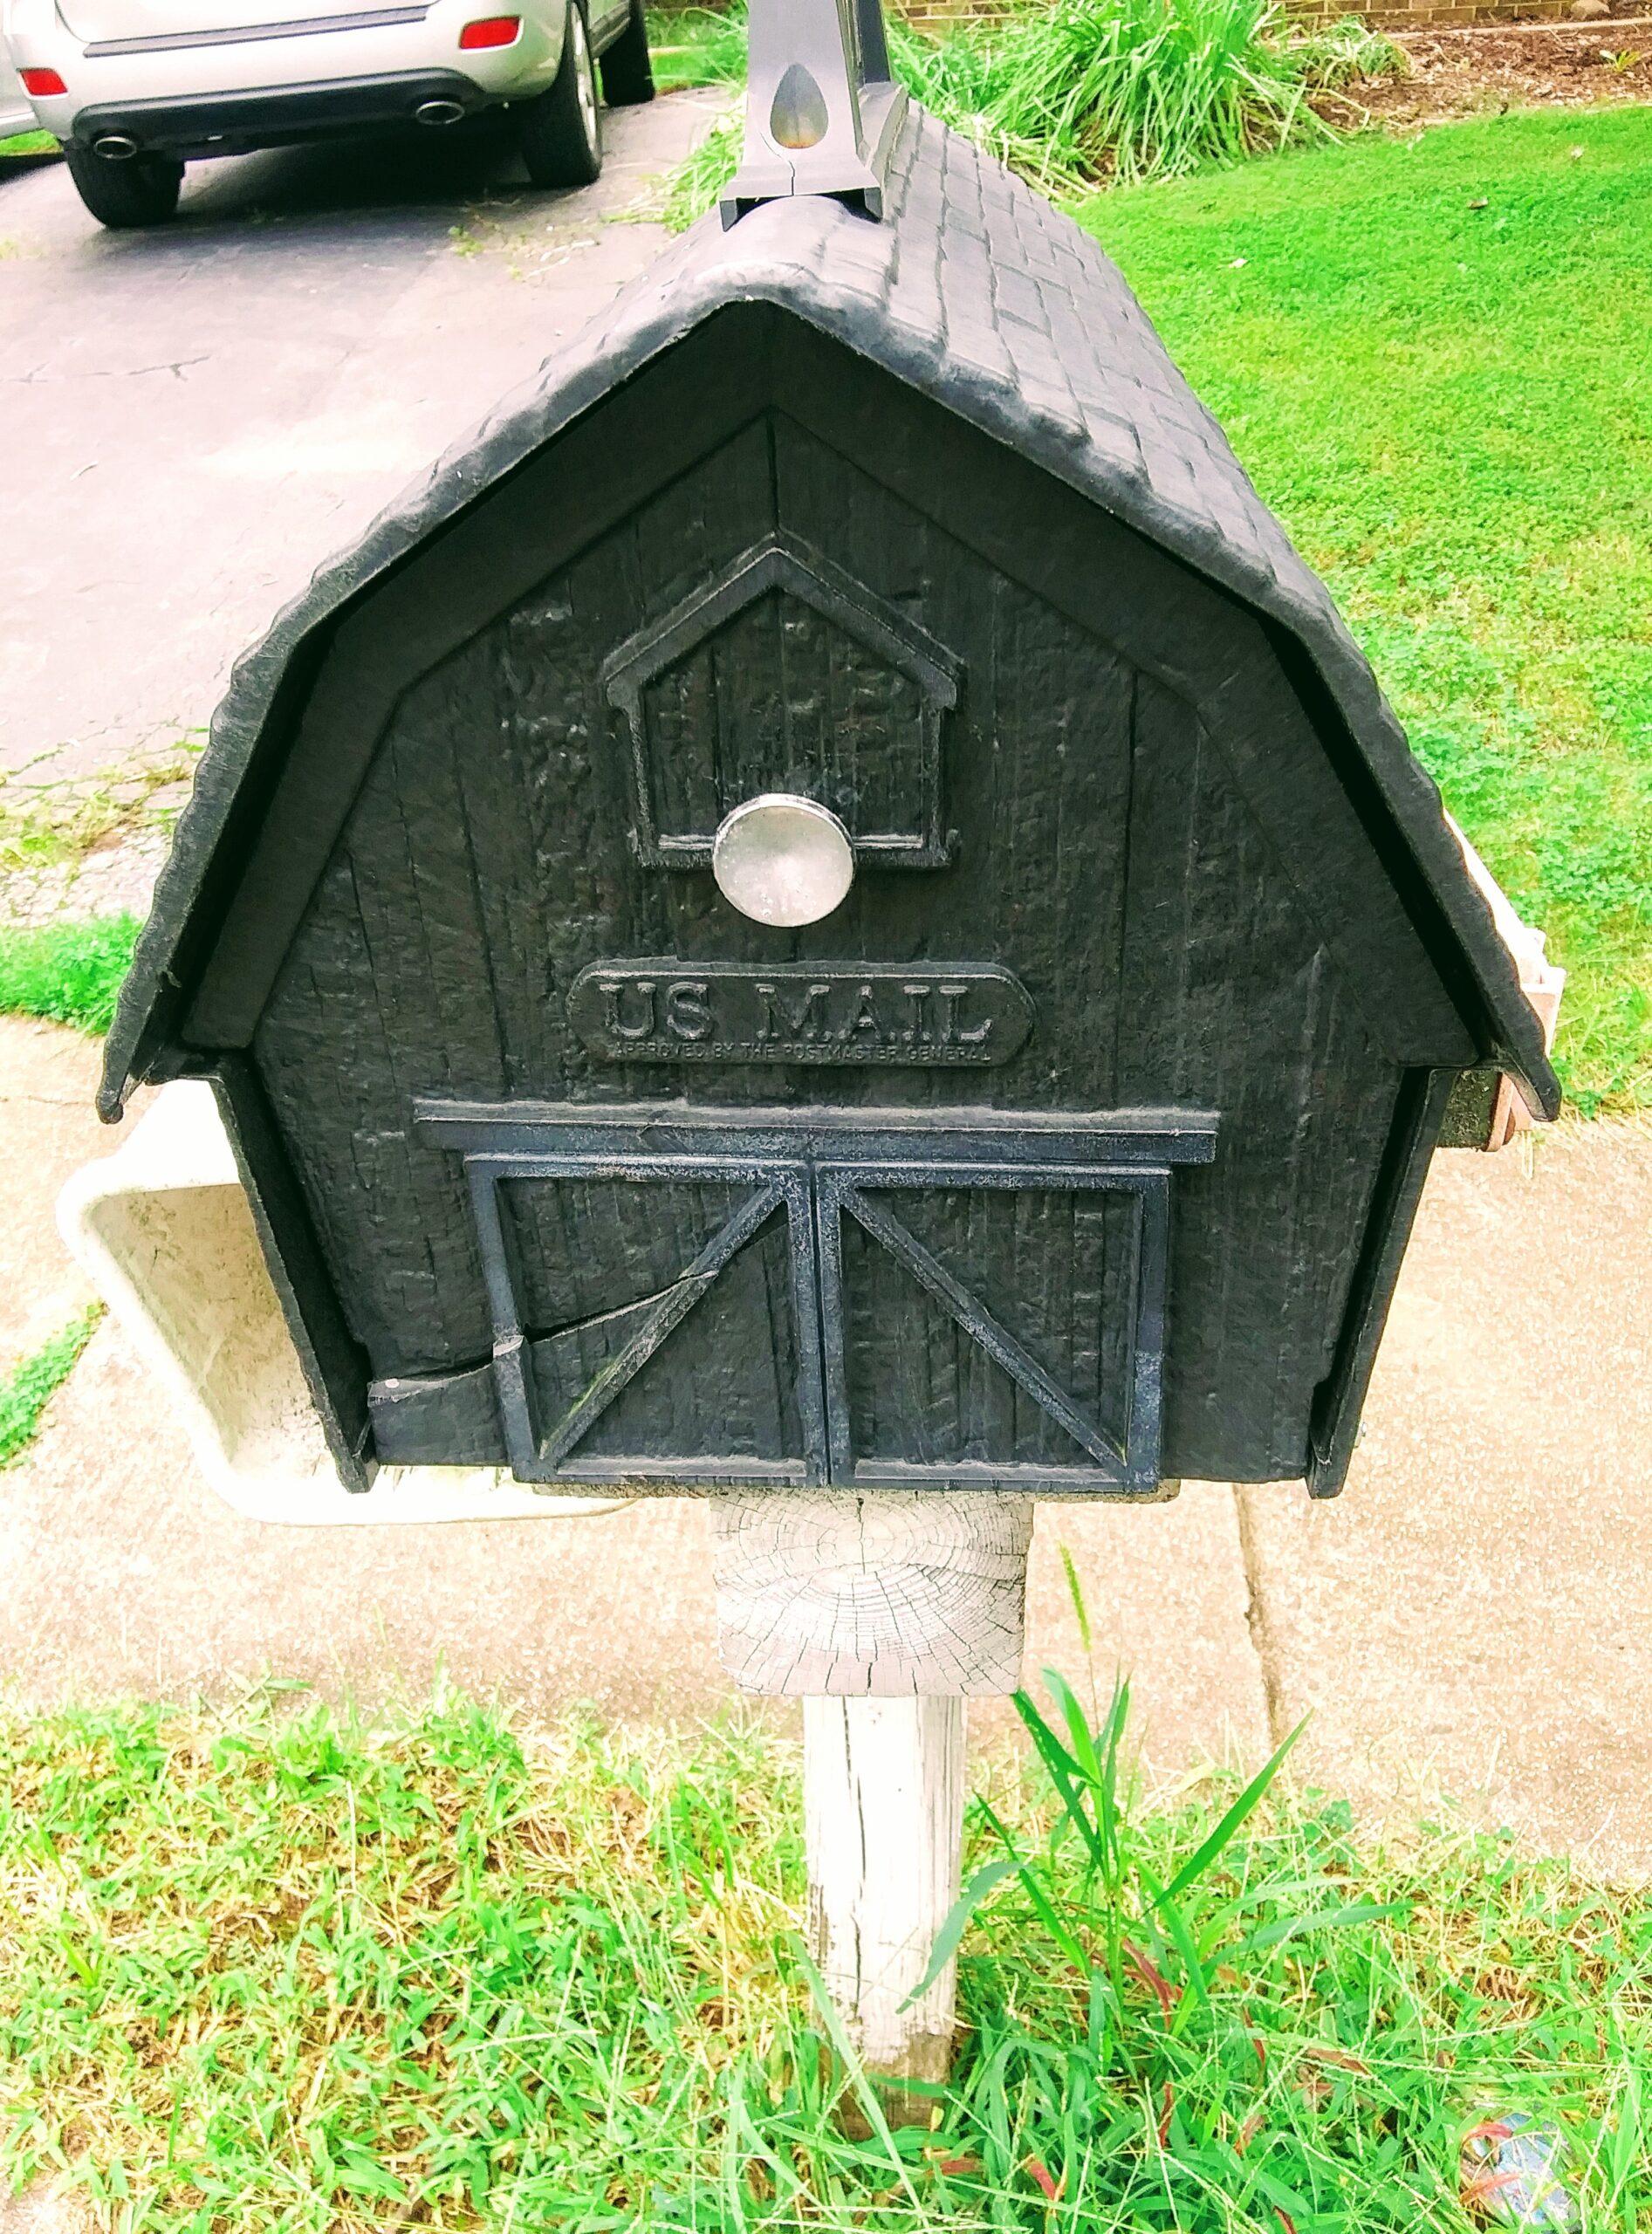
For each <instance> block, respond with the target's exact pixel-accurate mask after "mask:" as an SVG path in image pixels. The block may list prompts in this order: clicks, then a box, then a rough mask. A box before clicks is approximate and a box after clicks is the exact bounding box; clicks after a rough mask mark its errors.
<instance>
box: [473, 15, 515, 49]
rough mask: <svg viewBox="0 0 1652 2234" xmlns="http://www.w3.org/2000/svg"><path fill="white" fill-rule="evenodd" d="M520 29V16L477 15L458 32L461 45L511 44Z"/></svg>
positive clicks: (513, 42)
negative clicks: (472, 21)
mask: <svg viewBox="0 0 1652 2234" xmlns="http://www.w3.org/2000/svg"><path fill="white" fill-rule="evenodd" d="M521 29H522V18H521V17H520V16H478V17H476V21H475V23H473V24H466V25H465V27H464V29H463V31H461V32H460V34H459V44H460V45H461V46H462V47H467V48H474V47H478V46H511V45H514V44H515V41H516V36H517V33H518V31H520V30H521Z"/></svg>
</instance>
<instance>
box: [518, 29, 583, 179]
mask: <svg viewBox="0 0 1652 2234" xmlns="http://www.w3.org/2000/svg"><path fill="white" fill-rule="evenodd" d="M516 120H517V145H518V147H519V148H520V149H521V151H522V160H523V161H524V164H525V165H526V166H527V172H528V176H529V177H530V178H531V180H532V181H533V183H534V184H535V186H590V185H592V184H593V183H594V182H595V181H596V179H597V178H598V177H599V176H600V174H601V170H602V126H601V121H600V111H599V107H598V103H597V67H596V62H595V60H594V58H593V55H592V52H591V34H590V32H589V31H587V30H586V20H585V10H584V9H583V8H581V7H580V6H579V0H569V6H568V24H567V31H566V34H565V36H564V38H563V41H562V67H561V68H560V69H559V71H558V72H557V75H556V82H555V84H554V85H552V86H551V87H550V89H549V90H548V91H547V92H545V93H540V94H539V95H538V97H537V99H533V100H531V101H524V102H523V103H522V104H521V106H520V107H518V110H517V111H516Z"/></svg>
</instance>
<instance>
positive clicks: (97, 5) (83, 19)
mask: <svg viewBox="0 0 1652 2234" xmlns="http://www.w3.org/2000/svg"><path fill="white" fill-rule="evenodd" d="M382 4H383V0H319V3H318V4H312V6H309V7H306V6H305V5H304V4H303V0H298V4H297V5H288V6H285V7H284V6H283V5H282V4H281V0H58V15H60V16H61V17H62V18H63V22H64V27H65V30H66V31H69V32H70V34H71V35H72V37H73V38H78V39H81V40H88V41H89V40H100V39H134V38H167V37H175V36H178V35H181V34H187V33H189V32H190V31H225V30H231V29H236V28H243V27H245V26H248V25H257V24H268V23H269V22H270V21H271V18H272V17H274V18H277V19H281V18H284V17H288V16H298V17H303V16H307V15H312V14H313V15H317V16H351V15H357V14H370V13H372V12H373V11H374V9H375V8H377V7H380V6H382Z"/></svg>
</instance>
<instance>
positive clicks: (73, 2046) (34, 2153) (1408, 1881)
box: [0, 1693, 1652, 2234]
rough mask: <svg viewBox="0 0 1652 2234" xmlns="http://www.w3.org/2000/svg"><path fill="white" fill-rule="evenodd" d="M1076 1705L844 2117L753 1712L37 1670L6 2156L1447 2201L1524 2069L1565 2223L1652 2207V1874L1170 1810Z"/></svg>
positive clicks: (642, 2183) (455, 2224)
mask: <svg viewBox="0 0 1652 2234" xmlns="http://www.w3.org/2000/svg"><path fill="white" fill-rule="evenodd" d="M1027 1704H1028V1710H1029V1711H1031V1703H1030V1702H1029V1703H1027ZM1072 1711H1073V1710H1071V1708H1070V1703H1068V1702H1066V1701H1063V1702H1059V1711H1058V1713H1057V1716H1056V1717H1055V1720H1054V1721H1053V1722H1052V1723H1042V1724H1041V1728H1042V1732H1043V1735H1042V1736H1041V1737H1040V1740H1039V1742H1040V1745H1041V1746H1042V1748H1043V1751H1044V1755H1045V1758H1046V1759H1047V1760H1048V1762H1049V1764H1050V1766H1051V1769H1052V1772H1053V1774H1054V1776H1055V1778H1056V1782H1057V1785H1059V1786H1060V1787H1061V1788H1062V1789H1064V1790H1065V1792H1066V1794H1067V1799H1066V1801H1065V1802H1060V1801H1058V1800H1057V1799H1056V1798H1055V1795H1054V1792H1053V1790H1052V1785H1051V1784H1050V1783H1049V1782H1047V1781H1046V1782H1045V1784H1044V1785H1043V1786H1042V1788H1041V1790H1042V1796H1040V1791H1039V1790H1036V1789H1029V1788H1025V1787H1024V1786H1023V1785H1021V1784H1020V1783H1019V1782H1018V1780H1017V1777H1016V1774H1015V1772H1013V1771H1011V1769H1010V1768H1009V1767H1008V1766H1007V1765H1004V1766H1003V1767H1001V1768H1000V1769H999V1770H997V1771H995V1772H994V1775H993V1778H992V1780H991V1785H990V1788H989V1789H987V1790H985V1791H984V1792H983V1794H982V1796H981V1799H979V1800H978V1801H977V1806H976V1808H975V1810H974V1813H973V1815H972V1819H971V1823H970V1831H969V1834H968V1837H969V1847H970V1868H971V1871H972V1872H977V1871H978V1870H979V1869H981V1868H985V1867H991V1866H993V1865H994V1864H995V1863H997V1864H1000V1865H1002V1864H1003V1863H1004V1862H1005V1861H1007V1860H1008V1856H1007V1855H1006V1854H1005V1851H1004V1847H1005V1841H1009V1842H1010V1843H1011V1844H1012V1845H1013V1847H1014V1850H1015V1854H1016V1855H1017V1856H1018V1857H1019V1861H1020V1864H1021V1867H1018V1868H1016V1867H1011V1868H1008V1869H1005V1868H1004V1867H1000V1868H999V1873H998V1881H997V1883H996V1884H994V1885H992V1886H991V1888H989V1889H987V1890H985V1891H984V1893H983V1894H982V1896H981V1897H980V1899H979V1900H978V1902H977V1905H975V1907H974V1908H973V1911H972V1913H971V1915H970V1917H969V1920H968V1927H967V1931H966V1933H965V1936H964V1938H963V1950H962V1962H961V1987H960V1991H961V1998H962V2008H963V2016H964V2019H965V2023H966V2026H967V2030H966V2032H965V2033H964V2035H963V2042H962V2046H961V2048H960V2052H959V2056H958V2060H957V2066H956V2073H955V2078H954V2081H953V2084H952V2085H951V2086H950V2087H949V2088H948V2089H947V2090H945V2091H944V2092H943V2093H940V2094H937V2095H936V2103H935V2110H934V2114H933V2123H932V2125H931V2127H930V2128H929V2129H925V2128H922V2127H919V2128H915V2129H910V2130H907V2131H904V2132H900V2133H896V2134H894V2135H891V2134H889V2133H888V2131H887V2130H885V2131H879V2130H877V2128H876V2127H875V2126H874V2131H873V2137H872V2138H870V2139H868V2140H865V2141H855V2140H853V2139H851V2138H849V2137H847V2135H846V2133H845V2131H844V2130H843V2126H842V2123H841V2122H840V2120H839V2119H838V2118H837V2116H836V2115H835V2114H834V2105H835V2104H836V2102H837V2100H839V2098H840V2095H841V2094H842V2093H843V2091H844V2089H845V2087H846V2086H847V2087H848V2089H849V2091H850V2092H851V2093H853V2092H854V2088H855V2081H854V2076H853V2073H852V2072H849V2071H848V2070H847V2068H846V2066H845V2065H844V2063H843V2062H842V2059H841V2058H840V2055H839V2053H838V2051H837V2050H836V2049H835V2048H834V2047H833V2041H832V2037H831V2036H832V2027H831V2025H829V2023H828V2022H827V2020H826V2018H825V2017H824V2016H823V2014H822V2011H821V2006H820V2004H819V1999H818V1998H817V1995H816V1992H815V1990H814V1988H813V1986H812V1983H811V1975H810V1966H809V1964H808V1963H807V1961H806V1958H805V1956H804V1954H803V1952H802V1950H801V1949H800V1947H799V1943H798V1939H797V1936H796V1933H795V1922H796V1919H797V1918H798V1916H799V1914H800V1911H801V1907H802V1901H803V1887H802V1880H801V1854H800V1845H799V1792H798V1783H797V1762H796V1757H795V1753H794V1751H793V1749H792V1747H791V1746H790V1745H789V1744H785V1743H784V1742H782V1741H781V1740H779V1739H778V1738H776V1737H771V1736H765V1735H764V1734H763V1732H762V1731H761V1730H755V1729H750V1728H742V1727H739V1726H730V1727H726V1728H723V1729H718V1730H702V1731H700V1732H698V1733H697V1734H696V1735H693V1736H691V1737H683V1738H681V1739H670V1738H667V1737H661V1736H659V1735H655V1736H633V1737H616V1736H611V1735H606V1734H604V1733H603V1732H602V1731H601V1730H600V1729H598V1728H597V1727H596V1726H595V1725H594V1724H593V1723H570V1724H567V1725H566V1726H564V1727H562V1728H560V1729H559V1730H556V1731H554V1732H552V1733H551V1734H550V1735H549V1736H548V1737H541V1738H539V1739H537V1740H533V1741H530V1740H529V1739H528V1738H527V1737H524V1736H523V1735H522V1734H521V1733H519V1732H518V1731H517V1730H513V1729H512V1728H511V1726H510V1724H509V1723H507V1722H506V1721H505V1720H504V1719H503V1718H501V1717H499V1716H498V1715H497V1714H495V1713H493V1712H490V1711H489V1710H483V1709H481V1708H478V1707H475V1706H472V1705H470V1704H467V1703H465V1702H464V1701H463V1700H462V1699H459V1698H456V1697H453V1696H443V1697H441V1698H439V1699H438V1700H436V1701H435V1703H432V1704H431V1705H430V1706H429V1708H428V1710H424V1711H422V1712H421V1713H417V1714H415V1715H413V1716H411V1717H408V1718H405V1719H402V1720H400V1721H393V1720H380V1721H379V1722H377V1723H362V1722H359V1721H357V1720H355V1719H353V1718H352V1717H349V1716H347V1715H346V1716H339V1715H335V1714H333V1713H332V1712H330V1711H328V1710H326V1708H325V1707H322V1706H319V1705H317V1704H315V1703H312V1702H309V1701H305V1700H292V1699H283V1698H281V1697H279V1696H276V1695H275V1694H274V1693H265V1694H263V1695H259V1696H253V1697H250V1698H249V1699H246V1700H243V1702H241V1703H237V1704H236V1705H233V1706H231V1707H229V1708H226V1709H223V1710H210V1709H206V1708H199V1709H196V1710H189V1711H182V1710H167V1709H163V1708H160V1707H153V1706H134V1707H126V1708H119V1709H113V1710H103V1711H96V1712H74V1713H59V1714H52V1715H43V1716H34V1717H30V1716H26V1715H24V1714H22V1713H18V1712H13V1713H11V1714H10V1716H9V1717H4V1718H3V1719H0V2136H3V2140H0V2149H3V2155H4V2161H5V2163H6V2165H7V2167H8V2169H9V2170H10V2175H11V2176H12V2177H13V2178H14V2179H15V2180H17V2181H18V2182H19V2183H26V2182H27V2181H29V2180H31V2178H33V2177H35V2176H38V2175H39V2174H41V2173H43V2172H45V2171H48V2170H51V2169H53V2168H63V2169H65V2170H66V2172H67V2175H68V2176H69V2177H70V2178H71V2179H72V2181H73V2182H74V2183H76V2184H78V2185H79V2187H81V2188H82V2189H85V2190H86V2191H88V2192H89V2193H90V2194H91V2196H93V2198H94V2200H95V2201H96V2203H98V2205H99V2208H100V2209H101V2210H102V2211H103V2212H104V2213H105V2214H106V2217H107V2220H108V2223H110V2224H112V2225H118V2226H119V2227H120V2229H122V2230H123V2234H140V2230H156V2234H219V2231H220V2230H223V2234H228V2230H230V2229H235V2230H237V2234H238V2231H239V2230H242V2229H246V2230H256V2234H266V2231H268V2230H277V2229H279V2230H283V2234H287V2230H291V2234H299V2230H305V2234H360V2230H366V2229H368V2228H373V2229H380V2230H383V2231H384V2234H390V2230H392V2229H397V2230H400V2229H403V2228H406V2227H408V2226H410V2225H414V2224H420V2225H428V2226H431V2227H435V2228H439V2229H455V2230H457V2229H470V2228H487V2229H490V2230H498V2234H506V2230H511V2234H525V2231H526V2230H530V2229H535V2230H537V2229H540V2228H555V2229H557V2230H559V2234H595V2230H599V2229H601V2230H619V2229H622V2228H623V2229H632V2228H647V2229H648V2230H650V2234H652V2230H655V2229H674V2228H678V2229H689V2228H693V2229H696V2230H701V2234H747V2230H755V2229H759V2228H796V2229H799V2230H802V2229H805V2228H809V2229H834V2230H835V2229H843V2230H847V2229H848V2228H850V2227H859V2228H867V2229H871V2230H894V2229H897V2228H899V2229H914V2228H920V2227H922V2228H925V2229H944V2230H957V2234H963V2231H964V2230H974V2229H980V2230H988V2229H991V2230H994V2231H995V2234H1021V2230H1025V2234H1057V2230H1060V2231H1061V2234H1069V2230H1070V2234H1080V2230H1083V2234H1125V2230H1127V2229H1128V2230H1129V2231H1130V2234H1148V2230H1160V2229H1163V2230H1167V2234H1168V2230H1170V2229H1172V2228H1176V2229H1182V2230H1187V2234H1241V2230H1245V2231H1247V2234H1248V2231H1249V2230H1256V2234H1281V2230H1282V2229H1284V2230H1292V2229H1293V2230H1294V2231H1295V2234H1377V2230H1389V2229H1392V2230H1394V2234H1415V2230H1418V2229H1438V2230H1442V2234H1448V2231H1449V2234H1465V2221H1464V2218H1463V2212H1462V2209H1461V2206H1460V2203H1459V2184H1460V2159H1461V2149H1462V2147H1463V2141H1464V2140H1465V2137H1466V2136H1468V2135H1470V2133H1471V2132H1472V2131H1473V2129H1474V2128H1476V2127H1477V2126H1478V2125H1479V2124H1480V2123H1481V2122H1482V2121H1484V2120H1485V2119H1486V2118H1488V2117H1490V2116H1494V2115H1496V2114H1498V2113H1499V2112H1505V2111H1511V2110H1514V2109H1524V2110H1525V2111H1528V2112H1530V2113H1532V2114H1534V2115H1536V2116H1537V2117H1539V2119H1541V2120H1542V2121H1546V2122H1548V2123H1550V2124H1552V2125H1553V2126H1555V2127H1557V2128H1559V2131H1560V2133H1561V2134H1562V2135H1564V2137H1565V2155H1566V2176H1567V2178H1568V2180H1569V2181H1570V2182H1571V2183H1573V2185H1574V2186H1575V2187H1576V2188H1577V2189H1579V2191H1580V2194H1581V2196H1582V2197H1583V2199H1584V2203H1585V2209H1586V2211H1587V2222H1586V2223H1587V2229H1588V2230H1589V2234H1601V2231H1602V2230H1606V2229H1614V2230H1620V2229H1621V2230H1622V2234H1631V2231H1632V2230H1633V2229H1634V2228H1635V2226H1636V2225H1637V2224H1644V2223H1645V2214H1646V2213H1647V2212H1648V2211H1649V2210H1652V2174H1649V2170H1648V2165H1647V2158H1646V2152H1645V2148H1644V2143H1643V2129H1642V2122H1641V2121H1642V2103H1643V2101H1644V2100H1645V2099H1646V2094H1647V2087H1648V2082H1649V2076H1652V2073H1649V2032H1652V1996H1649V1984H1648V1980H1649V1977H1652V1902H1649V1899H1648V1896H1647V1895H1646V1893H1645V1891H1644V1890H1643V1889H1642V1890H1630V1889H1627V1888H1614V1887H1612V1886H1609V1885H1607V1884H1603V1883H1601V1882H1599V1881H1595V1880H1593V1879H1591V1878H1590V1877H1589V1876H1588V1874H1587V1873H1584V1872H1580V1871H1576V1870H1573V1869H1571V1868H1568V1867H1566V1865H1565V1864H1563V1863H1560V1862H1557V1861H1536V1860H1533V1859H1532V1858H1530V1857H1528V1856H1525V1855H1524V1854H1521V1853H1520V1851H1519V1850H1518V1847H1516V1845H1515V1844H1514V1842H1513V1841H1512V1840H1511V1839H1510V1838H1508V1837H1506V1836H1502V1835H1499V1836H1486V1835H1482V1834H1477V1833H1473V1832H1470V1831H1469V1830H1466V1829H1464V1828H1463V1827H1462V1826H1460V1825H1454V1824H1453V1823H1451V1822H1450V1821H1444V1822H1442V1823H1441V1824H1439V1825H1436V1826H1431V1827H1428V1828H1425V1829H1424V1830H1423V1831H1422V1833H1420V1834H1419V1836H1418V1837H1416V1839H1415V1840H1409V1841H1403V1842H1398V1843H1390V1844H1386V1845H1385V1844H1383V1843H1381V1842H1379V1841H1377V1840H1374V1838H1371V1837H1368V1836H1362V1835H1361V1833H1359V1832H1357V1831H1356V1829H1355V1828H1354V1823H1353V1819H1352V1817H1351V1815H1350V1813H1349V1811H1348V1809H1347V1807H1346V1806H1341V1805H1339V1804H1337V1803H1334V1802H1332V1801H1329V1800H1327V1799H1326V1798H1325V1797H1324V1795H1323V1794H1320V1793H1315V1792H1303V1793H1290V1792H1285V1790H1284V1788H1283V1785H1282V1783H1280V1784H1276V1785H1274V1786H1273V1788H1272V1791H1271V1792H1268V1793H1267V1794H1266V1795H1265V1797H1261V1796H1258V1795H1257V1794H1255V1793H1250V1794H1246V1793H1244V1792H1242V1790H1241V1785H1240V1780H1239V1778H1237V1776H1236V1775H1234V1774H1232V1773H1230V1772H1227V1771H1212V1772H1211V1773H1210V1774H1209V1775H1207V1776H1205V1777H1203V1778H1196V1779H1194V1780H1192V1781H1191V1782H1189V1781H1186V1780H1184V1781H1183V1783H1182V1785H1180V1786H1178V1787H1177V1788H1176V1791H1175V1792H1174V1793H1172V1794H1171V1795H1170V1796H1169V1797H1167V1798H1166V1799H1163V1800H1162V1801H1161V1802H1160V1803H1159V1804H1157V1805H1146V1804H1143V1803H1142V1801H1141V1798H1140V1795H1139V1794H1136V1793H1134V1792H1132V1790H1131V1787H1130V1784H1129V1780H1128V1778H1125V1777H1123V1776H1122V1775H1121V1772H1120V1771H1119V1767H1118V1756H1117V1753H1116V1751H1114V1748H1113V1746H1112V1744H1111V1743H1110V1738H1111V1737H1116V1735H1117V1734H1118V1730H1117V1728H1116V1727H1115V1726H1113V1725H1110V1724H1109V1722H1108V1718H1107V1714H1106V1713H1103V1714H1102V1715H1101V1716H1100V1717H1097V1716H1096V1715H1094V1714H1090V1715H1080V1716H1078V1717H1077V1719H1070V1718H1069V1714H1070V1712H1072ZM1098 1723H1099V1724H1100V1728H1099V1730H1098V1729H1097V1727H1096V1725H1097V1724H1098ZM1058 1732H1059V1735H1058ZM1052 1749H1059V1750H1052ZM1252 1811H1253V1812H1252ZM1213 1847H1214V1849H1215V1850H1214V1851H1213ZM977 1890H979V1887H978V1884H977ZM861 2099H863V2098H861ZM874 2107H875V2104H874ZM864 2122H866V2123H872V2122H873V2121H871V2120H870V2119H869V2118H868V2119H867V2120H865V2121H864ZM1052 2198H1053V2199H1052Z"/></svg>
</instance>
